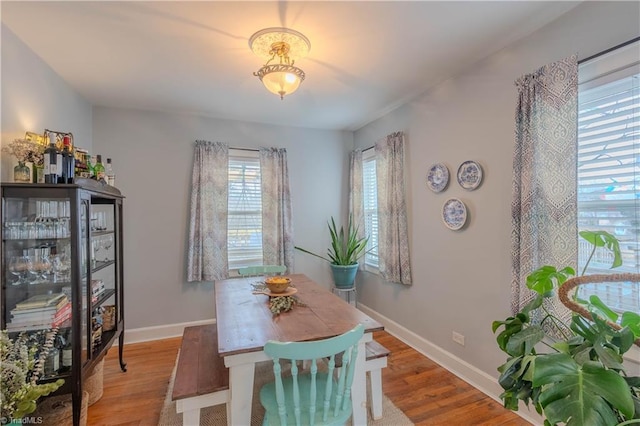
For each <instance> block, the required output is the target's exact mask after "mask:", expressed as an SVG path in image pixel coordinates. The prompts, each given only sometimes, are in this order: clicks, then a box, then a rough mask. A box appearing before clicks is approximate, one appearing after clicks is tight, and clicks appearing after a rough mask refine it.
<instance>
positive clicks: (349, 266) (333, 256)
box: [295, 215, 369, 288]
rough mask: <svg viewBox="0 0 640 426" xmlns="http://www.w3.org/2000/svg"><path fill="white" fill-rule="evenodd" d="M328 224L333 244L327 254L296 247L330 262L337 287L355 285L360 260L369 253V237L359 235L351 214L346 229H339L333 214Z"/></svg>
mask: <svg viewBox="0 0 640 426" xmlns="http://www.w3.org/2000/svg"><path fill="white" fill-rule="evenodd" d="M327 226H328V228H329V234H330V236H331V246H330V247H329V248H328V249H327V256H321V255H319V254H316V253H313V252H311V251H309V250H306V249H303V248H302V247H298V246H295V248H296V249H297V250H300V251H302V252H304V253H307V254H310V255H312V256H315V257H319V258H320V259H323V260H326V261H327V262H329V264H330V265H331V270H332V272H333V280H334V284H335V286H336V287H341V288H349V287H353V283H354V280H355V277H356V273H357V272H358V260H359V259H360V258H361V257H362V256H364V255H365V253H367V250H366V248H367V243H368V242H369V238H368V237H359V236H358V234H359V229H358V226H357V225H355V224H354V223H353V216H352V215H349V221H348V223H347V230H346V231H345V229H344V227H343V226H340V229H338V227H337V226H336V222H335V220H334V219H333V216H332V217H331V221H330V222H327Z"/></svg>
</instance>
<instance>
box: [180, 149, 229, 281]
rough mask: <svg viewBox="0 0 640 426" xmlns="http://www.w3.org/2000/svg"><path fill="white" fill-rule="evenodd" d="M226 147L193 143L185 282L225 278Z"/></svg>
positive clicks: (226, 273) (227, 159)
mask: <svg viewBox="0 0 640 426" xmlns="http://www.w3.org/2000/svg"><path fill="white" fill-rule="evenodd" d="M228 174H229V147H228V146H227V145H226V144H223V143H221V142H208V141H196V146H195V152H194V156H193V174H192V178H191V211H190V220H189V243H188V250H187V251H188V253H187V281H189V282H192V281H214V280H220V279H224V278H227V277H228V270H229V266H228V256H227V198H228V197H227V194H228V183H227V182H228Z"/></svg>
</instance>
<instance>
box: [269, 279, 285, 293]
mask: <svg viewBox="0 0 640 426" xmlns="http://www.w3.org/2000/svg"><path fill="white" fill-rule="evenodd" d="M264 283H265V284H266V285H267V287H268V288H269V291H270V292H271V293H284V292H285V291H286V290H287V288H289V285H290V284H291V278H289V277H269V278H266V279H265V280H264Z"/></svg>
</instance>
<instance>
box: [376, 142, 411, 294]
mask: <svg viewBox="0 0 640 426" xmlns="http://www.w3.org/2000/svg"><path fill="white" fill-rule="evenodd" d="M375 150H376V179H377V182H378V224H379V225H378V226H379V229H378V256H379V266H378V268H379V270H380V275H382V277H383V278H384V279H385V280H386V281H390V282H396V283H401V284H406V285H410V284H411V262H410V259H409V233H408V230H407V229H408V226H407V204H406V201H405V194H404V133H403V132H397V133H393V134H391V135H389V136H387V138H386V139H384V140H382V141H380V142H378V143H376V147H375Z"/></svg>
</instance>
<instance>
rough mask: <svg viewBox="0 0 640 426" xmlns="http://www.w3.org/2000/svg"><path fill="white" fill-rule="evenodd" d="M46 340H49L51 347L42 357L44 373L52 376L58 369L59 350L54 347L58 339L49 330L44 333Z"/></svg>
mask: <svg viewBox="0 0 640 426" xmlns="http://www.w3.org/2000/svg"><path fill="white" fill-rule="evenodd" d="M46 341H48V342H50V345H51V347H50V348H49V351H48V352H47V356H46V358H45V359H44V375H45V376H53V375H55V374H56V373H57V372H58V370H59V369H60V351H59V350H58V348H57V347H56V344H58V341H59V339H58V338H57V336H52V332H50V333H47V335H46Z"/></svg>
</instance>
